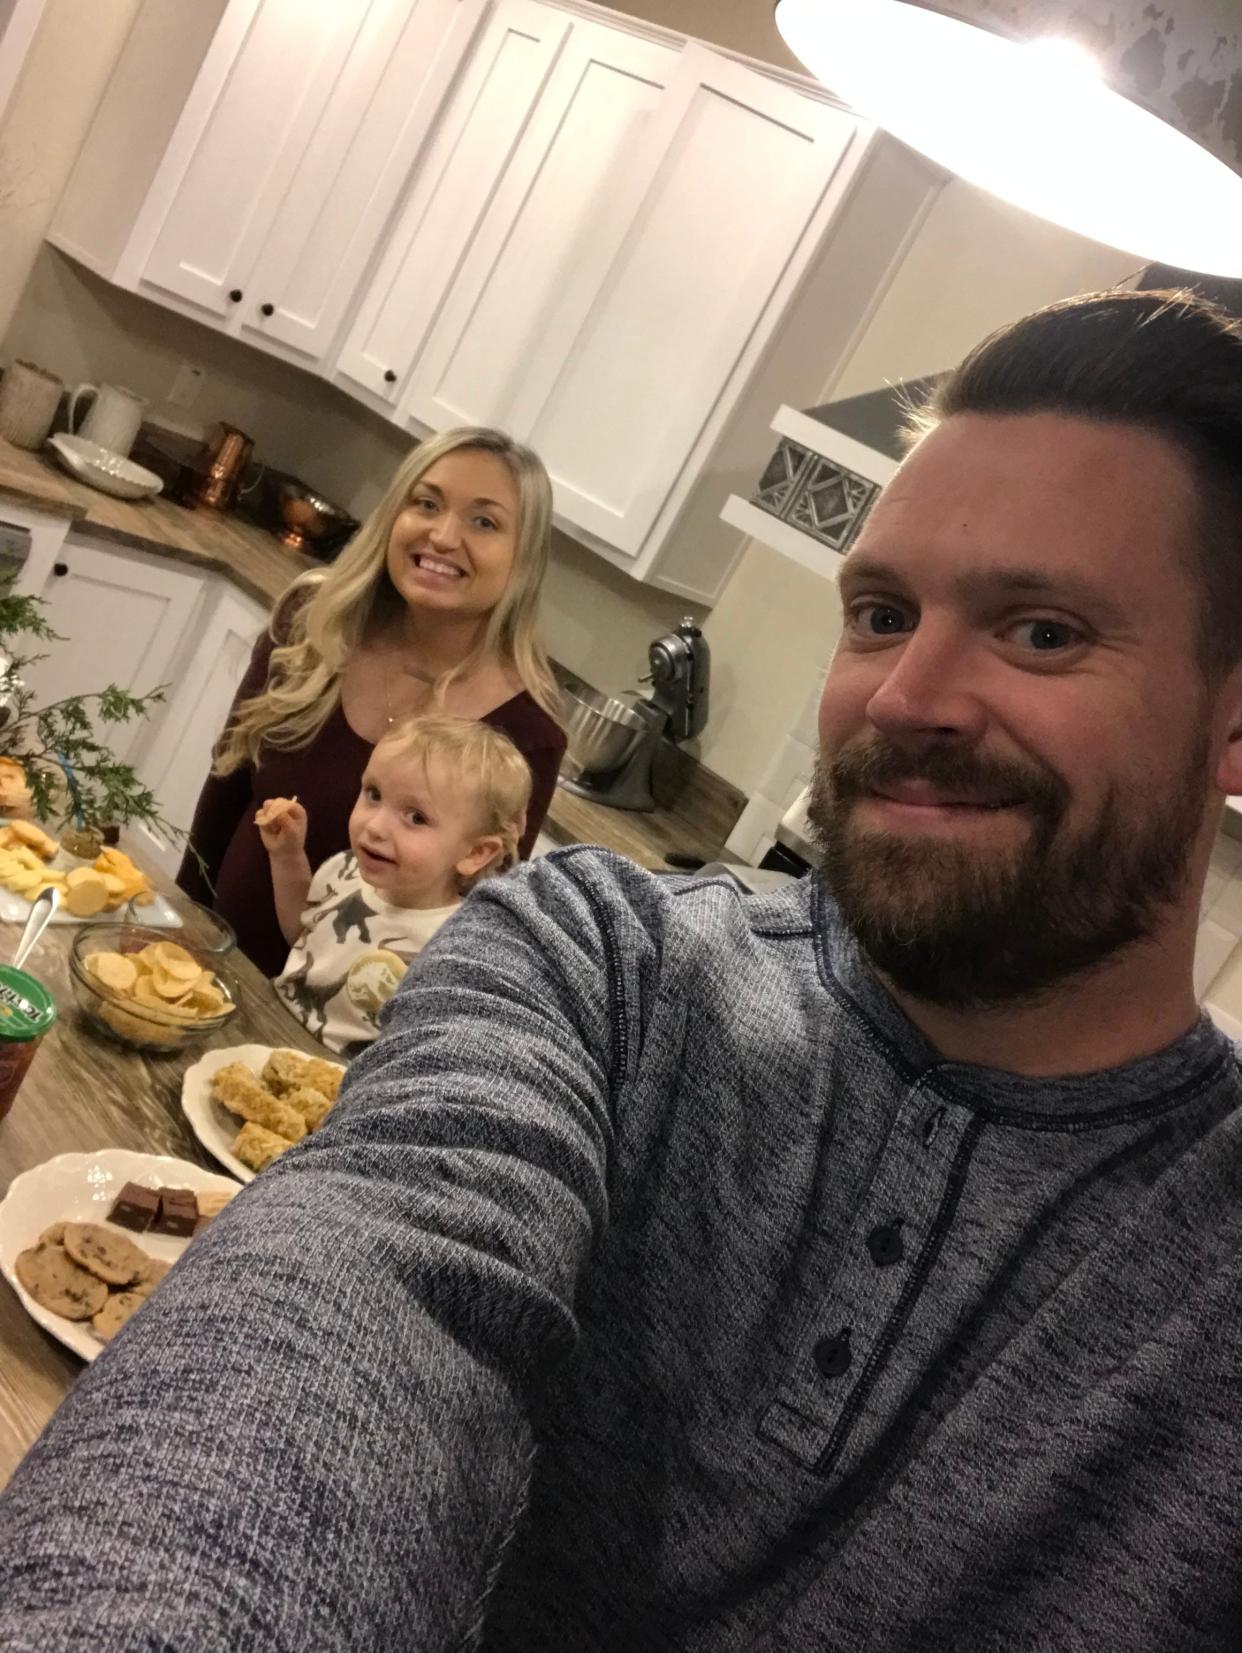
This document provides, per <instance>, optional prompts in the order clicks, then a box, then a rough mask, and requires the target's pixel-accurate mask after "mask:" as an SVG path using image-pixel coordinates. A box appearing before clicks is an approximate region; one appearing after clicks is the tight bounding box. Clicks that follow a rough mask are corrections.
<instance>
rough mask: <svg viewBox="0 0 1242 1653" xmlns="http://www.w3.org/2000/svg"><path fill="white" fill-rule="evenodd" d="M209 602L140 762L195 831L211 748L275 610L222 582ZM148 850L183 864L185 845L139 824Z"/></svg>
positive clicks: (176, 822)
mask: <svg viewBox="0 0 1242 1653" xmlns="http://www.w3.org/2000/svg"><path fill="white" fill-rule="evenodd" d="M211 584H212V590H211V592H210V595H209V605H208V608H207V613H206V616H205V619H204V621H203V623H202V626H201V628H199V629H196V634H195V638H194V642H193V648H192V651H191V652H190V653H189V655H188V658H186V659H185V661H184V662H183V665H182V669H181V671H180V672H179V673H178V678H177V684H176V688H175V689H174V691H173V693H172V694H171V695H170V697H169V700H168V704H167V706H166V708H165V711H164V716H163V718H162V719H161V720H160V723H159V725H158V726H157V728H156V729H155V730H154V731H153V735H152V738H151V739H150V740H149V742H148V743H147V744H146V745H145V746H144V748H143V749H142V751H141V752H140V754H139V756H138V759H137V767H138V774H139V777H140V779H141V780H142V781H143V782H144V783H145V784H146V785H147V786H149V787H150V788H151V790H152V792H154V793H155V796H156V797H157V798H158V799H159V804H160V813H161V814H162V815H163V817H164V819H165V820H167V821H169V822H171V823H172V825H173V826H176V827H180V828H181V830H182V831H183V832H184V831H188V830H189V826H190V822H191V820H192V819H193V816H194V806H195V804H196V803H197V801H198V794H199V791H200V790H201V788H202V784H203V782H204V780H205V779H206V778H207V771H208V770H209V768H210V767H211V756H212V749H213V747H214V745H215V743H216V740H217V739H218V738H219V735H220V731H221V730H222V729H223V728H224V722H225V719H226V718H227V717H228V713H229V707H230V706H231V705H232V702H233V696H234V695H235V694H236V693H237V686H238V684H239V683H240V682H241V680H242V677H243V676H244V674H245V671H246V667H247V665H248V664H249V662H250V654H251V651H252V649H253V648H254V645H255V642H256V640H257V638H258V637H259V634H260V633H261V632H262V631H263V629H264V627H265V626H266V625H267V623H268V610H267V609H266V608H264V607H263V606H262V604H260V603H256V602H254V601H253V600H252V599H251V598H249V597H244V596H243V595H242V594H241V592H239V591H238V590H236V589H235V588H234V587H233V586H229V585H226V584H225V583H224V582H223V581H221V580H213V581H212V582H211ZM131 830H133V831H134V832H136V834H137V836H138V837H139V839H140V841H141V842H142V844H143V846H144V848H145V849H146V851H147V853H148V854H150V855H151V856H152V857H153V858H154V859H155V860H156V861H158V863H159V864H160V865H161V866H162V867H163V868H164V870H165V871H166V872H168V873H170V874H171V873H175V872H176V870H177V868H178V866H180V864H181V855H182V847H181V845H180V843H173V844H170V843H168V842H167V841H166V840H165V839H163V838H161V837H160V836H159V835H158V834H157V833H155V832H153V831H152V830H151V829H150V828H149V827H146V826H142V825H138V826H136V827H134V828H133V829H131Z"/></svg>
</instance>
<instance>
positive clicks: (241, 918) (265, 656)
mask: <svg viewBox="0 0 1242 1653" xmlns="http://www.w3.org/2000/svg"><path fill="white" fill-rule="evenodd" d="M271 655H272V640H271V638H270V637H269V636H268V635H267V633H266V632H265V633H264V635H263V636H262V637H261V638H260V639H259V641H258V643H257V644H256V646H255V651H254V654H253V656H252V657H251V661H250V665H249V667H248V668H247V671H246V675H245V677H244V678H243V679H242V681H241V687H240V688H239V689H238V691H237V697H236V699H235V700H234V702H233V709H234V711H235V710H236V708H237V706H238V705H239V704H240V702H241V701H243V700H248V699H249V698H250V697H251V696H252V695H256V694H258V693H259V692H260V691H261V689H262V688H263V686H264V684H265V683H266V682H267V669H268V663H269V661H270V660H271ZM481 721H482V722H483V723H489V724H491V726H492V728H493V729H500V730H502V731H503V732H504V733H505V734H506V735H508V736H509V739H510V740H511V741H512V742H513V744H514V745H515V746H516V747H517V749H518V751H519V752H521V754H522V756H523V757H524V758H525V759H526V761H527V763H528V764H529V765H530V772H531V777H532V781H533V785H532V789H531V799H530V809H529V811H528V812H527V816H526V831H525V833H524V834H523V836H522V843H521V853H522V855H523V857H525V856H527V855H529V854H530V851H531V848H532V846H533V844H534V842H535V838H536V836H537V834H538V832H539V828H540V827H541V826H542V825H543V818H544V816H545V815H546V814H547V812H548V805H549V803H550V802H551V801H552V791H553V788H554V787H555V785H556V777H557V772H558V771H559V769H560V766H561V758H562V756H563V755H564V752H565V736H564V734H563V733H562V731H561V730H560V729H559V728H558V727H557V725H556V724H555V723H554V722H553V721H552V719H551V718H550V717H549V716H548V714H547V713H546V712H545V711H544V710H543V709H542V708H541V707H540V706H539V704H538V703H537V702H536V701H535V700H533V699H532V698H531V696H530V695H529V694H527V693H526V692H525V691H523V692H522V693H521V694H516V695H514V696H513V698H512V700H506V701H505V703H504V705H503V706H497V707H496V709H495V711H493V712H489V713H488V714H487V716H486V717H485V718H483V719H481ZM370 753H371V745H370V742H369V741H365V740H363V738H362V736H361V735H358V734H355V733H354V731H353V729H351V728H350V726H349V724H348V723H347V722H346V720H345V714H344V712H343V711H342V710H341V708H340V707H339V706H337V708H336V709H335V710H334V711H333V713H332V715H331V717H330V718H329V719H328V721H327V722H326V723H325V724H324V726H323V728H322V729H321V730H320V731H319V733H318V734H317V735H316V736H315V738H314V740H312V741H311V742H310V744H309V745H307V746H303V747H300V748H299V749H298V750H297V751H295V752H281V751H276V750H270V749H269V750H268V751H265V752H264V754H263V757H262V759H261V761H260V763H259V764H258V766H257V767H254V766H252V765H246V766H244V767H243V768H241V769H235V770H234V771H233V773H232V774H231V775H208V777H207V780H206V782H205V784H204V786H203V790H202V792H201V793H200V795H199V800H198V806H197V808H196V809H195V811H194V823H193V825H192V826H191V828H190V844H191V846H192V849H193V850H197V852H198V854H199V855H200V856H201V857H202V859H203V862H204V864H205V868H206V871H205V873H204V869H203V867H200V865H199V863H198V861H197V860H196V859H195V856H194V854H193V853H192V850H190V849H187V851H186V854H185V858H184V859H183V861H182V863H181V870H180V872H179V873H178V874H177V883H178V884H179V885H180V886H181V888H182V889H183V890H184V891H185V892H186V894H187V895H189V896H192V897H193V898H194V900H195V901H202V902H204V903H205V904H206V905H208V906H214V907H215V909H216V911H217V912H218V913H221V914H223V916H224V917H225V918H227V919H228V921H229V923H230V924H231V925H232V926H233V928H234V930H235V931H236V932H237V943H238V946H239V947H240V948H241V949H242V951H243V952H244V953H246V954H247V955H248V956H249V957H250V958H252V959H253V960H254V962H255V963H256V964H257V965H258V967H259V969H260V970H262V971H264V972H265V973H266V974H267V975H269V976H275V975H279V973H280V971H281V970H282V969H283V968H284V963H285V959H286V957H287V956H288V952H289V946H288V943H287V942H286V941H285V938H284V936H282V935H281V933H280V924H279V922H278V921H277V918H276V903H275V901H274V899H273V896H272V874H271V869H270V866H269V863H268V858H267V851H266V850H265V849H264V848H263V842H262V839H261V838H260V837H259V829H258V828H257V827H256V826H255V824H254V814H255V810H256V809H258V807H259V805H260V804H261V803H262V802H263V800H264V799H265V798H291V797H293V796H295V795H296V796H297V798H298V801H299V802H300V803H302V804H303V805H305V808H306V813H307V816H308V818H309V820H308V827H307V834H306V854H307V857H308V858H309V860H310V864H311V866H312V867H318V866H319V865H320V864H321V863H322V862H324V861H326V860H327V859H328V857H329V856H330V855H335V854H336V853H337V851H338V850H343V849H348V848H349V817H350V815H351V813H352V812H353V807H354V804H355V803H356V802H357V799H358V789H359V786H360V785H361V783H362V771H363V770H364V769H365V768H366V762H367V758H368V757H369V756H370ZM212 886H214V896H213V890H212Z"/></svg>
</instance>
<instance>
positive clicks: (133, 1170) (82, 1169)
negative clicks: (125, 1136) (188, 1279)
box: [0, 1148, 237, 1360]
mask: <svg viewBox="0 0 1242 1653" xmlns="http://www.w3.org/2000/svg"><path fill="white" fill-rule="evenodd" d="M127 1182H140V1183H142V1184H143V1185H144V1186H145V1187H147V1188H192V1189H194V1191H195V1193H206V1192H208V1191H209V1190H215V1191H217V1192H219V1193H229V1192H235V1191H236V1188H237V1184H236V1183H235V1182H234V1181H233V1179H232V1178H231V1177H222V1176H218V1175H217V1173H216V1172H215V1171H204V1170H203V1168H202V1166H201V1165H192V1164H191V1163H190V1161H189V1160H188V1159H169V1158H166V1157H165V1156H164V1155H161V1154H135V1153H131V1152H130V1151H129V1149H127V1148H101V1149H99V1150H98V1152H96V1153H93V1154H60V1155H58V1157H57V1158H56V1159H49V1160H46V1161H45V1162H44V1163H43V1164H42V1165H36V1166H35V1168H34V1170H33V1171H23V1172H22V1174H21V1176H18V1177H14V1178H13V1180H12V1182H11V1183H10V1184H9V1188H8V1192H7V1193H6V1194H5V1196H4V1199H3V1200H0V1274H3V1275H4V1278H5V1279H6V1280H7V1281H8V1282H9V1284H10V1285H11V1286H12V1288H13V1290H14V1291H15V1292H16V1293H17V1295H18V1297H20V1298H21V1302H22V1307H23V1308H24V1309H25V1311H26V1313H27V1314H28V1315H29V1316H30V1318H31V1319H32V1320H34V1321H37V1323H38V1324H39V1325H40V1326H42V1327H43V1329H44V1331H45V1332H51V1334H52V1336H53V1337H55V1338H58V1339H59V1340H60V1341H61V1342H62V1343H63V1344H64V1345H65V1347H66V1348H67V1349H72V1350H73V1352H74V1354H75V1355H81V1357H82V1359H83V1360H94V1358H95V1356H96V1355H97V1354H98V1353H99V1351H100V1350H101V1349H102V1348H103V1344H102V1343H101V1342H100V1341H99V1339H98V1338H97V1337H96V1336H95V1334H94V1332H93V1331H92V1330H91V1327H90V1322H89V1321H88V1320H66V1319H65V1318H64V1316H63V1315H59V1314H53V1313H52V1312H51V1310H50V1309H42V1308H40V1307H39V1305H38V1304H37V1303H36V1302H35V1300H34V1298H33V1297H30V1296H29V1295H28V1294H27V1293H26V1292H25V1291H23V1290H22V1288H21V1286H20V1285H18V1283H17V1258H18V1254H19V1253H20V1252H23V1251H25V1250H26V1248H27V1246H32V1245H34V1243H35V1242H36V1240H37V1239H38V1238H39V1235H40V1234H42V1232H43V1230H44V1229H45V1228H50V1227H51V1226H52V1224H53V1223H57V1222H91V1223H101V1222H103V1221H104V1220H105V1218H106V1217H107V1214H108V1212H109V1211H110V1210H111V1208H112V1204H113V1201H114V1200H115V1199H116V1197H117V1195H118V1194H119V1193H120V1191H121V1189H122V1188H123V1187H124V1186H125V1184H126V1183H127ZM117 1232H118V1233H119V1234H124V1235H125V1237H126V1239H129V1240H133V1241H134V1243H135V1244H136V1245H140V1246H141V1247H142V1249H143V1250H144V1251H146V1252H149V1253H150V1254H151V1256H152V1257H158V1258H159V1259H160V1260H161V1262H165V1263H175V1262H176V1261H177V1258H178V1257H180V1255H181V1253H182V1252H183V1251H184V1250H185V1248H186V1246H188V1245H189V1243H190V1242H189V1240H188V1239H182V1238H180V1237H179V1236H177V1235H175V1234H135V1233H133V1231H132V1230H131V1229H128V1228H118V1229H117Z"/></svg>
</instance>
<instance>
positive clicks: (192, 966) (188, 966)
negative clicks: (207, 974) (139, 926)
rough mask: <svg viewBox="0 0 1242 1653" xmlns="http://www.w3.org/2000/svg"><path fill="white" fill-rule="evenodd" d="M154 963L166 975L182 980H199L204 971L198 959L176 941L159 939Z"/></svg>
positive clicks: (153, 957)
mask: <svg viewBox="0 0 1242 1653" xmlns="http://www.w3.org/2000/svg"><path fill="white" fill-rule="evenodd" d="M152 963H154V964H155V965H156V966H157V967H158V968H159V969H160V970H162V971H163V972H164V974H165V975H166V976H172V977H174V978H175V979H177V980H180V981H197V980H198V978H199V977H200V976H201V975H202V973H203V971H202V966H201V965H200V964H199V962H198V960H197V959H196V958H193V957H191V955H190V954H189V953H187V952H186V950H185V948H184V947H178V946H177V944H176V942H174V941H157V942H156V943H155V947H154V950H153V953H152Z"/></svg>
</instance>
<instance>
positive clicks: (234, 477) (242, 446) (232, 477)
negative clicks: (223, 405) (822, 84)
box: [190, 425, 254, 511]
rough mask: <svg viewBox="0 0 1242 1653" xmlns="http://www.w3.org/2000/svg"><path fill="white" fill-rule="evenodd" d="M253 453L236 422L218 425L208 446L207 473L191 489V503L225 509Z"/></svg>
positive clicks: (218, 509) (250, 442)
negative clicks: (192, 489)
mask: <svg viewBox="0 0 1242 1653" xmlns="http://www.w3.org/2000/svg"><path fill="white" fill-rule="evenodd" d="M253 452H254V443H253V441H252V440H251V439H250V437H248V436H247V435H246V433H245V431H243V430H238V429H237V428H236V426H235V425H218V426H217V427H216V433H215V435H214V436H213V437H212V439H211V443H210V445H209V451H208V454H207V471H206V475H205V476H204V477H203V480H202V481H201V482H200V483H199V484H198V486H197V487H196V488H195V489H194V492H193V494H192V495H191V497H190V503H191V504H193V505H206V506H208V507H209V508H210V509H211V510H213V511H226V510H227V509H228V508H229V506H230V505H231V504H232V503H233V499H234V496H235V495H236V493H237V485H238V483H239V482H240V481H241V477H242V472H243V471H244V470H245V469H246V466H247V465H248V464H249V463H250V455H251V454H252V453H253Z"/></svg>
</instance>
